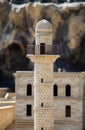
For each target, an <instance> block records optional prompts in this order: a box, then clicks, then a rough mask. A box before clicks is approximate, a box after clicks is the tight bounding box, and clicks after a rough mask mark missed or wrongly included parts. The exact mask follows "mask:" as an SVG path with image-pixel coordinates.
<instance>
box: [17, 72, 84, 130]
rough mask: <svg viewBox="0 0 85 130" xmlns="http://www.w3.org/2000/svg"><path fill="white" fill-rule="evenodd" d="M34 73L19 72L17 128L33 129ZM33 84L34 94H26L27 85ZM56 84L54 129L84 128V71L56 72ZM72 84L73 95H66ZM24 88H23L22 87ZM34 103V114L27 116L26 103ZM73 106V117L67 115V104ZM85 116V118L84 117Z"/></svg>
mask: <svg viewBox="0 0 85 130" xmlns="http://www.w3.org/2000/svg"><path fill="white" fill-rule="evenodd" d="M33 81H34V73H33V72H31V73H30V72H17V74H16V92H17V113H16V114H17V116H16V122H17V126H18V127H17V130H23V128H24V129H25V130H27V128H29V130H31V129H32V130H33V127H32V126H34V85H33ZM28 83H31V84H32V91H33V92H32V96H28V97H27V95H26V86H27V84H28ZM54 84H56V85H57V86H58V96H56V97H54V109H55V110H54V111H55V112H54V117H55V118H54V121H55V126H54V130H82V124H84V119H85V116H84V115H83V114H84V113H85V112H84V109H85V102H84V91H83V90H84V74H82V73H67V72H60V73H59V72H58V73H54ZM66 85H70V86H71V96H70V97H66V92H65V87H66ZM22 88H23V89H22ZM27 104H31V105H32V116H31V117H27V116H26V105H27ZM66 105H70V106H71V117H70V118H69V117H65V106H66ZM83 118H84V119H83ZM18 128H19V129H18Z"/></svg>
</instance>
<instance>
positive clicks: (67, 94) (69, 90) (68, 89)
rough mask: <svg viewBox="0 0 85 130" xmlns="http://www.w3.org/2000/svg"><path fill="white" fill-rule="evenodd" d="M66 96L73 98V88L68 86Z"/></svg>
mask: <svg viewBox="0 0 85 130" xmlns="http://www.w3.org/2000/svg"><path fill="white" fill-rule="evenodd" d="M66 96H71V86H70V85H66Z"/></svg>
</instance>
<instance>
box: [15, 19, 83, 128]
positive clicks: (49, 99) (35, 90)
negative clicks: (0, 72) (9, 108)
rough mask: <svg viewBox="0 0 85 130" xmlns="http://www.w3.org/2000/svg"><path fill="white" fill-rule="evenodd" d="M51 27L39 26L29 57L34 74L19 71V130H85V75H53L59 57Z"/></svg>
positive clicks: (17, 104)
mask: <svg viewBox="0 0 85 130" xmlns="http://www.w3.org/2000/svg"><path fill="white" fill-rule="evenodd" d="M52 30H53V29H52V25H51V23H50V22H48V21H47V20H45V19H43V20H41V21H39V22H38V23H37V24H36V28H35V46H28V54H27V57H28V58H29V59H30V60H31V61H32V62H33V63H34V71H17V72H16V73H15V77H16V79H15V82H16V130H85V122H84V118H85V117H84V115H85V114H84V106H85V105H84V104H85V101H84V96H85V94H84V88H85V74H84V73H72V72H60V71H58V72H53V67H54V62H55V61H56V60H57V59H58V58H59V57H60V55H59V54H58V52H56V53H55V51H54V50H55V49H56V48H55V47H53V45H52V37H53V31H52Z"/></svg>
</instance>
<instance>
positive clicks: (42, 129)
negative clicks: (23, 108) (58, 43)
mask: <svg viewBox="0 0 85 130" xmlns="http://www.w3.org/2000/svg"><path fill="white" fill-rule="evenodd" d="M29 49H30V48H29ZM27 57H28V58H30V59H31V61H32V62H34V130H53V128H54V101H53V82H54V76H53V75H54V74H53V63H54V61H55V60H56V59H57V58H59V55H54V54H53V45H52V26H51V24H50V22H48V21H47V20H44V19H43V20H41V21H39V22H38V23H37V25H36V28H35V53H34V54H33V55H29V54H28V55H27Z"/></svg>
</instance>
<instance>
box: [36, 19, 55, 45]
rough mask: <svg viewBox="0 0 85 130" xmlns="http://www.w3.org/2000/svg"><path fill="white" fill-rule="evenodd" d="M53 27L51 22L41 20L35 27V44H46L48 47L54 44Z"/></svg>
mask: <svg viewBox="0 0 85 130" xmlns="http://www.w3.org/2000/svg"><path fill="white" fill-rule="evenodd" d="M52 36H53V33H52V25H51V23H50V22H49V21H47V20H45V19H43V20H40V21H39V22H38V23H37V24H36V27H35V41H36V42H35V43H36V45H40V43H45V44H46V45H51V44H52Z"/></svg>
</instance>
